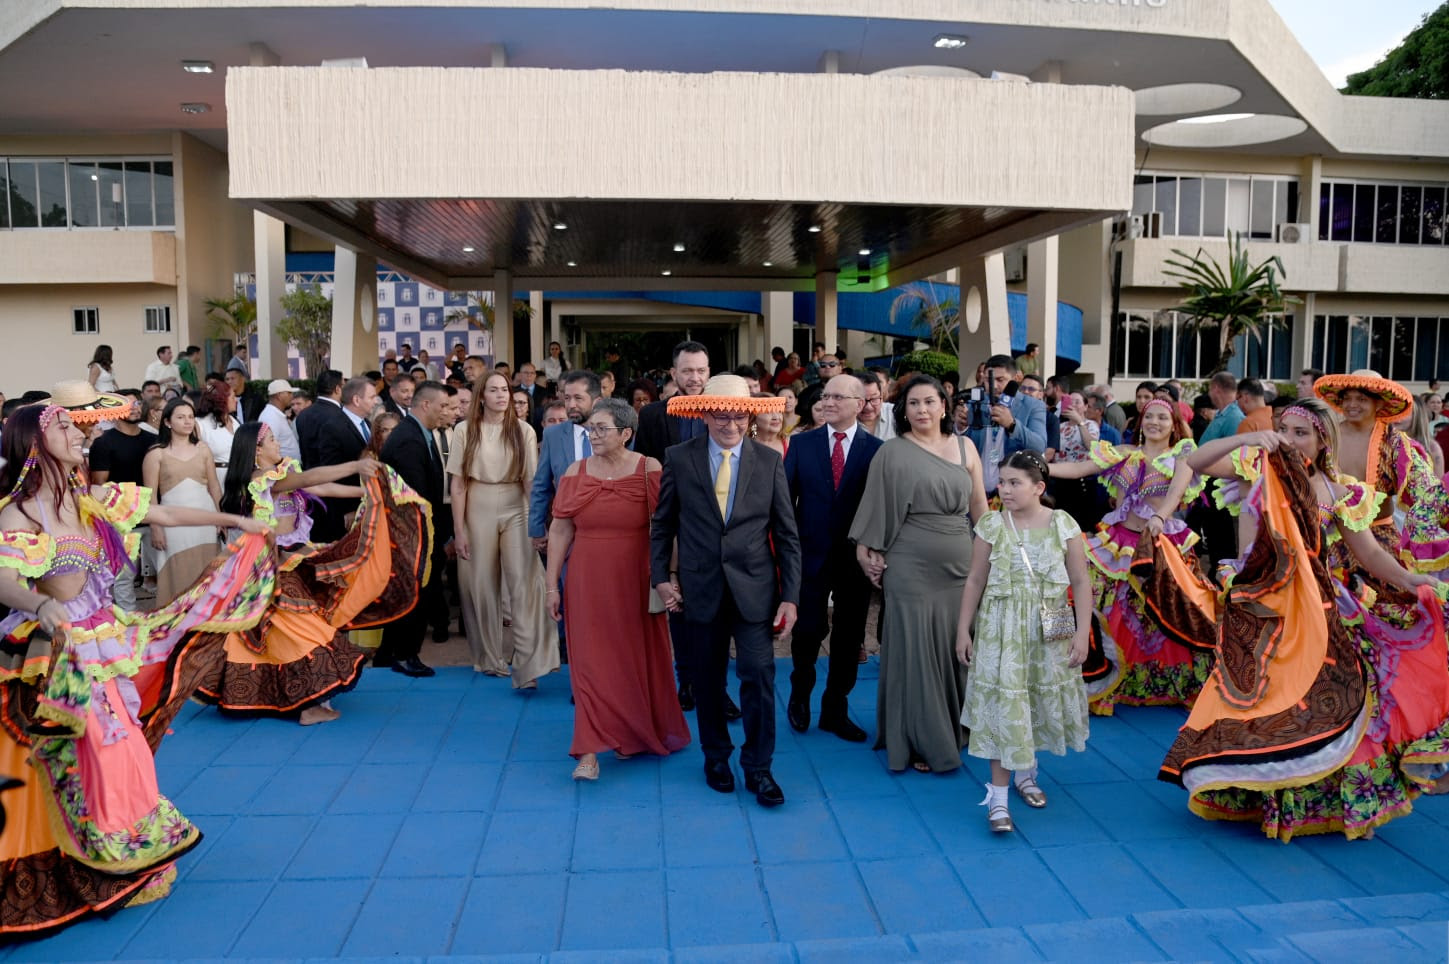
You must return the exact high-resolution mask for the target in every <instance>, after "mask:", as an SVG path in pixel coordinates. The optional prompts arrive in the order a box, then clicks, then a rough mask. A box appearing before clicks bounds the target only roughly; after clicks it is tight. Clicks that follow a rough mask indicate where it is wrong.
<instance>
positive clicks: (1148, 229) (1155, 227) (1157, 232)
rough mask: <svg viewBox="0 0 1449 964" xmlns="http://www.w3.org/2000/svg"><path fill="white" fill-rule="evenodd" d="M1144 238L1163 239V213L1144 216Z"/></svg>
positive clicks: (1155, 212)
mask: <svg viewBox="0 0 1449 964" xmlns="http://www.w3.org/2000/svg"><path fill="white" fill-rule="evenodd" d="M1142 237H1144V238H1160V237H1162V212H1161V211H1152V212H1149V213H1147V214H1144V215H1142Z"/></svg>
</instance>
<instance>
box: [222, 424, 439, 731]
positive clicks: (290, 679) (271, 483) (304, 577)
mask: <svg viewBox="0 0 1449 964" xmlns="http://www.w3.org/2000/svg"><path fill="white" fill-rule="evenodd" d="M350 476H360V477H361V478H362V479H364V480H367V487H366V489H364V488H363V487H360V486H356V485H343V484H341V482H340V480H341V479H344V478H348V477H350ZM410 496H411V493H409V492H408V491H407V490H406V489H405V487H403V486H402V484H401V483H400V482H399V481H398V480H397V477H396V476H395V475H391V474H389V473H387V472H384V471H383V468H382V465H381V464H380V463H379V462H377V461H376V460H375V459H372V458H369V457H364V458H361V459H357V460H355V461H352V462H344V463H342V464H340V465H327V466H319V467H318V468H314V469H309V470H307V471H306V472H303V471H302V470H301V466H300V465H298V464H297V463H296V462H295V461H293V460H291V459H284V458H283V457H282V449H281V446H280V445H279V444H278V442H277V439H276V436H274V435H273V434H272V431H271V429H270V428H268V427H267V426H266V425H264V424H262V423H261V422H247V423H246V424H244V425H242V426H241V428H239V429H237V432H236V440H235V441H234V442H233V443H232V450H231V457H230V465H229V466H228V468H227V475H226V490H225V492H224V493H223V495H222V498H221V504H222V507H223V509H224V510H225V511H227V512H232V513H235V514H237V515H241V516H248V517H250V518H253V519H256V520H258V521H259V522H262V523H265V524H266V525H268V526H269V527H271V529H272V531H273V532H275V533H276V544H277V548H278V549H279V550H281V553H282V556H283V559H282V563H281V567H280V568H281V574H280V576H279V578H278V583H277V597H276V599H275V601H274V602H273V604H272V608H271V611H270V614H269V618H268V619H267V620H266V622H265V624H264V628H263V629H262V630H261V631H259V632H254V633H232V634H229V635H228V636H227V637H226V640H225V642H224V644H223V647H222V653H223V656H222V658H220V659H218V660H217V661H216V663H215V669H214V672H212V673H210V674H208V675H207V676H206V677H205V678H204V679H203V680H202V681H201V682H200V684H199V686H198V688H197V695H199V696H200V697H202V698H203V699H205V700H207V701H208V702H213V703H216V704H217V705H218V706H220V707H221V708H222V709H223V710H228V711H232V712H241V713H255V714H265V715H275V716H280V715H288V716H290V715H291V714H293V713H299V714H300V715H299V717H298V722H300V723H301V724H302V725H303V726H309V725H311V724H313V723H324V722H327V721H330V720H335V719H337V717H338V716H340V715H341V714H339V713H338V712H337V711H336V710H335V709H333V708H332V705H331V698H332V697H333V696H336V695H337V694H338V693H343V692H346V691H347V690H349V689H351V688H352V687H353V686H354V685H356V683H357V680H358V677H359V676H360V675H361V673H362V665H363V663H364V662H365V660H366V658H367V657H366V654H365V653H364V652H363V651H362V650H361V649H359V648H358V647H356V646H354V645H352V644H351V643H350V642H348V639H347V635H346V633H345V632H344V630H346V629H348V628H352V627H362V626H368V625H374V624H376V623H378V622H381V621H382V620H383V619H385V618H387V617H389V616H392V615H395V613H396V612H397V611H398V609H399V608H407V603H408V600H409V597H410V595H411V596H412V597H415V596H416V593H417V586H416V580H415V579H414V577H413V574H414V573H415V572H416V569H415V567H413V566H411V565H399V566H394V565H392V553H393V552H394V551H395V550H394V547H396V551H399V552H400V553H401V554H402V555H404V556H407V555H408V554H409V552H417V551H419V550H418V548H417V547H418V546H419V545H420V544H421V541H422V540H421V539H420V535H419V534H420V533H421V531H422V530H423V527H424V526H425V525H426V522H425V521H424V518H423V512H422V509H421V507H420V506H419V505H418V504H417V502H416V497H415V496H412V497H411V498H409V497H410ZM322 497H326V498H337V499H362V500H363V502H362V505H361V506H360V508H359V510H358V515H357V519H358V521H357V522H356V523H354V526H353V531H352V532H351V533H349V535H348V536H344V537H343V539H341V540H339V541H338V542H336V543H333V544H332V545H329V546H325V547H319V546H317V545H314V544H313V543H312V542H311V541H310V536H311V532H312V517H311V513H310V509H309V505H310V502H311V500H312V499H315V498H322ZM384 507H385V508H386V509H387V512H388V519H387V522H386V524H384V523H383V520H382V518H381V510H382V509H383V508H384ZM322 568H325V569H326V571H327V573H328V576H327V579H326V581H325V583H324V582H323V580H321V579H319V578H318V577H317V572H318V571H319V569H322ZM376 600H385V606H379V605H378V604H377V603H376V602H375V601H376ZM359 609H361V610H362V611H361V612H359Z"/></svg>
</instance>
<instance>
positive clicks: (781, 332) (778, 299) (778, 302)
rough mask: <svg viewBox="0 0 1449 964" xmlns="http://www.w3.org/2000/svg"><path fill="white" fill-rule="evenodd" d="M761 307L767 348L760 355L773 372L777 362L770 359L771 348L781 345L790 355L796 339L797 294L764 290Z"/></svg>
mask: <svg viewBox="0 0 1449 964" xmlns="http://www.w3.org/2000/svg"><path fill="white" fill-rule="evenodd" d="M760 308H761V314H762V316H763V322H764V324H763V328H764V332H765V350H764V351H763V352H761V353H760V355H761V358H763V359H764V362H765V364H766V365H767V366H768V367H769V369H770V372H771V373H772V374H773V373H774V371H775V363H774V362H773V361H771V360H770V349H772V348H774V347H776V346H779V347H780V348H783V349H785V354H787V355H788V354H790V345H791V343H792V342H793V341H794V340H795V339H794V331H795V294H794V292H790V291H762V292H760ZM750 361H754V359H753V358H751V359H750Z"/></svg>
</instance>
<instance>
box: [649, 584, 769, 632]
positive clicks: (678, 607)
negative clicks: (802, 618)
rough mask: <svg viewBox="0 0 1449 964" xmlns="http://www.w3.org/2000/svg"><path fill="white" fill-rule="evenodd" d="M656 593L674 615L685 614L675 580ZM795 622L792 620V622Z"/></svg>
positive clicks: (659, 585) (657, 589) (681, 596)
mask: <svg viewBox="0 0 1449 964" xmlns="http://www.w3.org/2000/svg"><path fill="white" fill-rule="evenodd" d="M654 591H655V592H657V593H659V598H660V599H661V600H662V601H663V603H664V608H665V609H666V610H668V611H669V612H672V613H682V612H684V594H683V593H682V592H680V591H679V583H677V582H675V581H673V580H670V581H669V582H661V583H659V584H658V585H657V586H655V587H654ZM793 621H794V620H791V622H793Z"/></svg>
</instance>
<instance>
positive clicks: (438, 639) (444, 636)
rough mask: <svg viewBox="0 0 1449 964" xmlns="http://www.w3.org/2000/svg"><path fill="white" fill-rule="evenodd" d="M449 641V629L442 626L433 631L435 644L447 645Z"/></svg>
mask: <svg viewBox="0 0 1449 964" xmlns="http://www.w3.org/2000/svg"><path fill="white" fill-rule="evenodd" d="M447 641H448V627H447V626H441V627H439V628H437V629H434V630H433V642H435V643H446V642H447Z"/></svg>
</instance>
